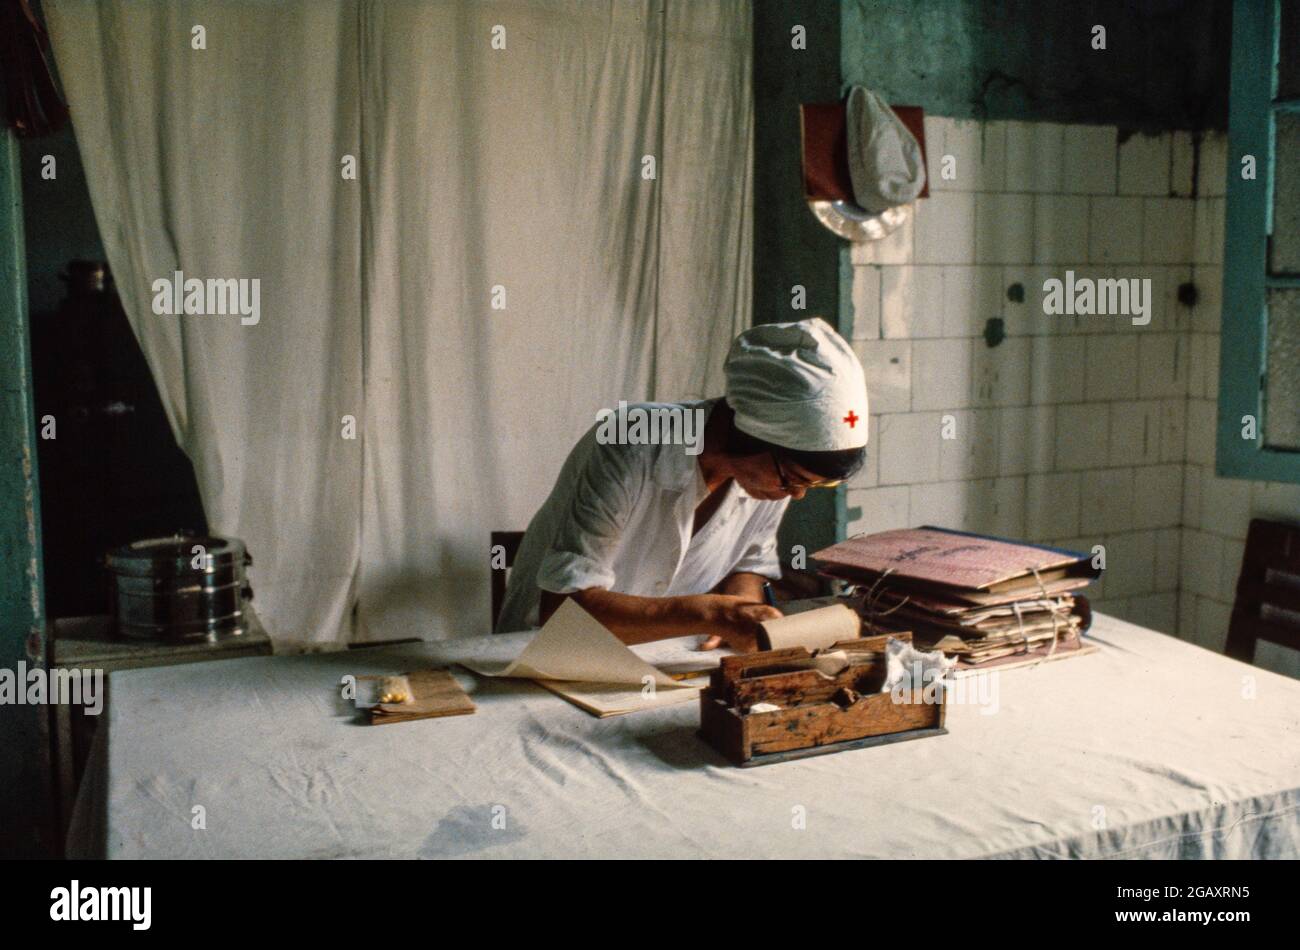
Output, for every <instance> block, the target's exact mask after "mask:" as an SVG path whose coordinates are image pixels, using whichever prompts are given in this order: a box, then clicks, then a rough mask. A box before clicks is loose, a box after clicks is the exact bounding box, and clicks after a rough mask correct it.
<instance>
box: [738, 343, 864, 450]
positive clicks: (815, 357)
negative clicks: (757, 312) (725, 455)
mask: <svg viewBox="0 0 1300 950" xmlns="http://www.w3.org/2000/svg"><path fill="white" fill-rule="evenodd" d="M725 370H726V374H727V402H728V404H729V405H730V406H731V408H732V409H733V410H735V413H736V427H737V428H738V429H740V431H741V432H744V433H747V434H748V435H752V436H754V437H755V438H758V439H763V440H764V441H766V442H771V443H773V444H774V445H779V446H781V447H783V448H787V449H797V450H799V451H803V452H833V451H837V450H840V449H857V448H861V447H862V446H864V445H866V444H867V380H866V375H865V374H864V373H863V372H862V364H861V363H859V362H858V358H857V356H856V355H855V354H854V352H853V350H852V349H851V348H850V347H849V345H848V343H846V342H845V341H844V338H843V337H842V336H840V335H839V334H838V333H836V332H835V330H834V329H832V328H831V326H830V325H829V324H828V323H826V322H825V321H824V320H821V319H818V318H814V319H811V320H800V321H799V322H798V323H764V324H760V325H759V326H756V327H751V328H750V329H748V330H746V331H745V332H744V333H742V334H740V336H738V337H736V339H735V341H734V342H733V343H732V344H731V352H730V353H729V354H728V355H727V363H726V367H725Z"/></svg>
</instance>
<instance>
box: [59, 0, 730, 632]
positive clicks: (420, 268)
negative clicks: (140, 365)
mask: <svg viewBox="0 0 1300 950" xmlns="http://www.w3.org/2000/svg"><path fill="white" fill-rule="evenodd" d="M46 10H47V16H48V18H49V21H50V29H51V34H52V37H53V41H54V47H55V55H56V61H57V65H58V68H59V70H60V74H61V77H62V80H63V83H64V86H65V90H66V92H67V94H68V98H69V100H70V104H71V107H72V110H73V123H74V126H75V128H76V131H77V135H78V139H79V143H80V148H81V151H82V155H83V160H84V163H85V165H86V169H87V176H88V179H89V181H90V187H91V195H92V199H93V202H94V206H95V212H96V217H97V219H98V222H99V225H100V230H101V232H102V234H103V238H104V243H105V247H106V249H107V252H108V256H109V260H110V264H111V265H112V267H113V269H114V271H115V273H116V276H117V280H118V282H119V286H120V288H121V290H122V295H123V301H124V303H125V305H126V308H127V312H128V314H129V315H130V317H131V321H132V325H133V326H134V328H135V331H136V333H137V335H138V336H139V338H140V340H141V344H142V346H143V348H144V350H145V354H146V356H147V358H148V360H149V363H150V366H151V367H152V369H153V372H154V374H155V376H156V378H157V380H158V384H159V389H160V390H161V392H162V397H163V401H164V404H165V405H166V407H167V411H168V413H169V415H170V418H171V420H172V424H173V427H174V429H175V431H176V435H177V438H178V440H179V442H180V444H181V446H182V448H183V449H185V451H186V452H187V453H188V454H189V456H190V458H191V459H192V460H193V461H194V465H195V470H196V473H197V476H198V480H199V484H200V488H201V490H202V493H203V501H204V506H205V510H206V511H207V513H208V517H209V520H210V522H211V524H212V527H213V530H214V531H216V532H218V533H222V534H231V535H236V536H238V537H241V538H244V539H245V540H246V541H247V543H248V545H249V549H250V550H251V551H252V552H253V556H254V567H253V570H252V581H253V586H254V588H255V590H256V592H257V597H256V600H255V603H256V604H257V605H258V606H259V608H260V613H261V615H262V617H263V619H264V620H265V621H266V622H267V624H268V626H269V627H270V629H271V632H272V635H273V636H274V637H275V638H276V639H277V641H278V642H279V643H280V644H282V645H284V644H288V643H290V642H304V641H315V642H322V643H329V642H337V641H341V640H344V639H392V638H397V637H408V636H419V637H424V638H440V637H447V636H457V635H472V634H478V633H483V632H486V631H487V629H488V624H489V616H488V614H489V611H488V584H489V544H488V537H489V532H490V531H492V530H518V529H522V528H523V527H524V526H525V525H526V524H527V521H528V518H529V517H530V516H531V514H532V512H533V511H534V510H535V509H536V507H537V506H538V505H539V504H540V503H541V501H542V500H543V499H544V498H545V496H546V493H547V492H548V491H549V489H550V485H551V481H552V479H553V477H554V475H555V474H556V473H557V472H558V470H559V466H560V464H561V462H562V461H563V458H564V456H565V454H566V453H567V452H568V450H569V448H570V446H571V445H572V443H573V442H574V441H575V440H576V439H577V438H578V436H579V435H580V434H581V433H582V432H583V431H584V430H585V429H586V428H587V427H588V426H589V425H590V424H591V423H592V421H593V420H594V418H595V413H596V410H597V409H598V408H600V407H601V406H606V405H613V404H615V403H616V402H617V401H618V400H619V399H629V400H635V399H644V398H660V399H678V398H693V397H700V396H703V395H707V394H716V393H717V392H719V391H720V390H721V374H720V367H721V362H722V359H723V356H724V354H725V351H726V346H727V344H728V342H729V341H730V339H731V337H732V336H733V335H734V334H735V333H736V332H738V331H739V330H740V329H741V328H742V327H744V326H745V325H747V323H748V300H749V289H750V288H749V266H750V237H749V235H750V219H749V187H750V180H751V171H750V145H749V143H750V121H751V109H752V106H751V102H752V99H751V95H750V80H749V74H750V52H749V51H750V25H749V21H750V13H749V4H748V0H709V2H691V0H668V2H664V0H644V2H639V0H499V2H494V0H480V2H470V0H458V2H445V3H430V2H423V3H421V2H381V0H357V2H352V3H339V4H333V3H320V2H307V0H301V2H290V3H282V4H276V5H275V6H274V7H271V6H268V5H265V4H260V3H229V2H224V3H169V4H166V5H152V4H150V5H143V4H135V3H130V2H126V0H110V2H102V3H96V2H89V0H47V2H46ZM195 26H202V27H203V28H204V39H205V41H206V47H207V48H206V49H204V50H196V49H193V48H192V41H193V37H194V27H195ZM502 45H503V46H504V48H498V47H501V46H502ZM345 156H352V157H354V158H355V159H356V168H357V177H356V179H355V180H350V179H346V178H345V177H344V176H343V174H342V173H341V170H342V167H343V165H342V163H343V162H344V158H345ZM647 159H649V160H651V161H652V162H653V168H651V162H650V161H647ZM651 171H652V172H653V175H654V177H653V178H652V179H648V178H646V177H645V175H646V174H649V173H650V172H651ZM176 270H180V271H182V272H183V273H184V274H185V276H186V277H191V276H193V277H200V278H207V277H222V278H226V277H258V278H260V280H261V320H260V322H259V323H258V324H257V325H256V326H245V325H242V324H241V323H240V321H239V319H238V318H237V317H230V316H225V317H223V316H195V315H189V316H179V317H168V316H158V315H155V314H154V313H153V312H152V310H151V306H150V305H151V301H152V296H153V295H152V293H151V290H150V287H151V284H152V282H153V281H154V280H155V279H157V278H159V277H169V276H170V275H171V274H172V272H173V271H176ZM345 417H352V418H354V419H355V420H356V426H355V430H356V438H354V439H348V438H345V437H344V436H345V426H346V420H345Z"/></svg>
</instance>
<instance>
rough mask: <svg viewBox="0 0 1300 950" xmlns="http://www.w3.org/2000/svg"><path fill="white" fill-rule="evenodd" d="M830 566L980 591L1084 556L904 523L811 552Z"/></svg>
mask: <svg viewBox="0 0 1300 950" xmlns="http://www.w3.org/2000/svg"><path fill="white" fill-rule="evenodd" d="M813 557H814V558H816V559H817V560H818V561H821V562H823V563H825V564H827V565H830V566H832V567H839V568H847V569H848V570H850V571H855V572H856V571H865V572H868V573H871V574H882V573H884V572H885V571H887V570H890V569H891V568H892V569H893V574H892V575H891V576H893V577H898V578H900V579H903V578H909V579H912V580H918V581H926V582H929V583H933V584H943V585H945V586H948V587H964V588H967V589H973V590H982V589H983V588H985V587H988V586H990V585H992V584H997V583H999V582H1000V581H1006V580H1011V579H1012V578H1016V577H1021V576H1025V575H1029V576H1032V575H1033V572H1034V570H1038V571H1048V570H1052V569H1054V568H1059V567H1069V566H1071V565H1080V566H1087V555H1084V554H1079V553H1077V552H1073V551H1062V550H1058V549H1052V548H1042V547H1038V546H1036V545H1032V544H1021V543H1017V542H1014V541H1006V540H1003V539H1001V538H989V537H984V536H982V535H975V534H964V533H961V532H957V531H945V530H943V529H940V528H905V529H900V530H897V531H882V532H880V533H879V534H870V535H865V536H862V537H857V538H850V539H849V540H847V541H841V542H840V543H839V544H834V545H832V546H830V547H829V548H824V549H823V550H821V551H818V552H817V553H816V554H814V555H813Z"/></svg>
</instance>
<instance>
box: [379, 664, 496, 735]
mask: <svg viewBox="0 0 1300 950" xmlns="http://www.w3.org/2000/svg"><path fill="white" fill-rule="evenodd" d="M384 678H385V677H382V676H358V677H357V679H363V680H364V679H370V680H382V679H384ZM406 680H407V682H409V683H410V684H411V702H409V703H380V704H379V705H378V706H372V707H371V709H370V724H371V725H372V726H383V725H387V724H389V723H393V722H410V721H411V720H413V719H435V718H437V717H439V716H466V715H469V714H470V713H472V712H474V709H475V706H474V701H473V700H471V699H470V698H469V696H468V695H467V694H466V693H465V690H463V689H462V688H461V685H460V684H459V683H457V682H456V678H455V677H454V676H452V675H451V674H450V673H448V672H447V671H446V670H418V671H416V672H414V673H407V674H406Z"/></svg>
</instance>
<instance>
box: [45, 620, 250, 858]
mask: <svg viewBox="0 0 1300 950" xmlns="http://www.w3.org/2000/svg"><path fill="white" fill-rule="evenodd" d="M244 613H245V615H246V624H247V630H246V632H245V633H244V634H243V635H242V636H238V637H231V638H229V639H225V640H218V641H216V642H207V641H203V642H197V643H167V642H154V641H147V640H125V639H122V638H119V637H118V636H117V634H116V632H115V630H114V624H115V622H114V619H113V618H112V617H110V616H107V615H94V616H87V617H62V618H59V619H56V620H54V621H52V622H51V624H50V636H49V637H48V638H47V639H46V644H47V652H46V665H47V668H48V669H51V670H57V669H65V670H76V669H81V670H103V671H104V673H105V674H106V675H109V674H112V673H113V672H114V671H116V670H128V669H137V668H139V667H144V666H171V665H173V664H181V663H203V662H206V661H209V660H224V659H230V658H233V657H241V656H270V655H271V653H272V648H271V640H270V638H269V637H268V636H267V635H266V630H265V628H264V627H263V626H262V623H261V621H260V620H259V619H258V617H257V613H256V612H255V611H254V610H253V606H252V604H248V603H246V604H245V605H244ZM97 719H98V717H96V716H90V715H87V714H86V713H85V712H84V711H83V710H82V708H81V707H80V706H72V705H70V704H62V703H59V704H53V705H51V706H50V722H49V726H48V728H49V732H50V736H49V739H50V742H49V761H50V768H51V773H52V776H53V786H54V789H55V812H56V815H55V820H56V821H57V822H58V827H59V830H60V832H61V833H62V834H63V835H66V834H67V831H68V826H69V823H70V821H71V813H72V803H73V801H74V799H75V796H76V794H77V788H78V786H79V785H80V784H81V777H82V774H83V773H84V771H85V766H86V759H87V757H88V755H89V751H90V748H91V744H92V742H93V739H94V735H95V726H96V725H97Z"/></svg>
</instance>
